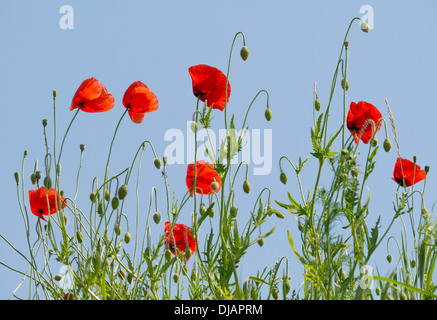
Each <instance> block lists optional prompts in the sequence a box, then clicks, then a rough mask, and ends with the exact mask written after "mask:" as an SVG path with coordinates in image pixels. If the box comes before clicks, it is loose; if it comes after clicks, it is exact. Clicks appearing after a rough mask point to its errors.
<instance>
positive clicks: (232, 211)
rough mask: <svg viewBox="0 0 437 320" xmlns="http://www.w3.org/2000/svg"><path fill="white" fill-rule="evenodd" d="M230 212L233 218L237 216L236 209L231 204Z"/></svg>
mask: <svg viewBox="0 0 437 320" xmlns="http://www.w3.org/2000/svg"><path fill="white" fill-rule="evenodd" d="M230 213H231V216H232V217H234V218H235V217H236V216H237V214H238V209H237V208H235V207H234V206H232V207H231V212H230Z"/></svg>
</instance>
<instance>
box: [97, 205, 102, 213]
mask: <svg viewBox="0 0 437 320" xmlns="http://www.w3.org/2000/svg"><path fill="white" fill-rule="evenodd" d="M97 213H98V214H99V215H102V214H103V203H102V202H99V205H98V206H97Z"/></svg>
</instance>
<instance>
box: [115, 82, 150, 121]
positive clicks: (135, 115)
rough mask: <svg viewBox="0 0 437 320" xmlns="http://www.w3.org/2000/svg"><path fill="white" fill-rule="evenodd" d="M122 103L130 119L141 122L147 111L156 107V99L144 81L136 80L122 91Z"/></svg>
mask: <svg viewBox="0 0 437 320" xmlns="http://www.w3.org/2000/svg"><path fill="white" fill-rule="evenodd" d="M123 105H124V106H125V107H126V108H127V109H128V113H129V117H130V118H131V120H132V121H133V122H135V123H141V122H143V119H144V115H145V114H146V113H147V112H152V111H155V110H156V109H158V99H157V98H156V96H155V94H154V93H153V92H152V90H150V89H149V88H148V87H147V86H146V85H145V84H144V83H142V82H141V81H136V82H134V83H132V84H131V85H130V86H129V88H128V89H127V90H126V92H125V93H124V96H123Z"/></svg>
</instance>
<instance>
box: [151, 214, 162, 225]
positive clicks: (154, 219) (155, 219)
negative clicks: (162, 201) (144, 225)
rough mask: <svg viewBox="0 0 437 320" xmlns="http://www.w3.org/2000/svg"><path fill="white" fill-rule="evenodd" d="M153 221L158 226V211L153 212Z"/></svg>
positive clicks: (159, 219)
mask: <svg viewBox="0 0 437 320" xmlns="http://www.w3.org/2000/svg"><path fill="white" fill-rule="evenodd" d="M153 221H155V223H156V224H159V222H160V221H161V214H160V213H159V212H158V211H155V213H154V214H153Z"/></svg>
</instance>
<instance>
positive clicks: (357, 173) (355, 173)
mask: <svg viewBox="0 0 437 320" xmlns="http://www.w3.org/2000/svg"><path fill="white" fill-rule="evenodd" d="M359 173H360V170H359V169H358V168H357V167H353V168H352V169H351V174H352V177H354V178H356V177H358V175H359Z"/></svg>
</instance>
